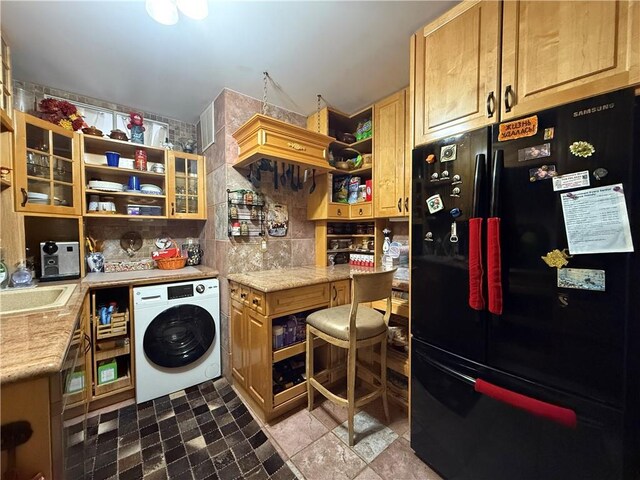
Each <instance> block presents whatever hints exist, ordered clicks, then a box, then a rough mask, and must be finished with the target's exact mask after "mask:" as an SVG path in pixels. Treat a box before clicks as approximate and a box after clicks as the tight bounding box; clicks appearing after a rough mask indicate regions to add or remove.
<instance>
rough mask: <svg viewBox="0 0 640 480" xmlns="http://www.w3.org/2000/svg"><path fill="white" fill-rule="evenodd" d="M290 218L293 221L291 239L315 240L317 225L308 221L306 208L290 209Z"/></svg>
mask: <svg viewBox="0 0 640 480" xmlns="http://www.w3.org/2000/svg"><path fill="white" fill-rule="evenodd" d="M305 203H306V202H305ZM289 218H290V219H291V222H290V224H291V238H315V232H316V231H315V223H314V222H312V221H310V220H307V209H306V207H296V206H294V207H292V208H290V211H289Z"/></svg>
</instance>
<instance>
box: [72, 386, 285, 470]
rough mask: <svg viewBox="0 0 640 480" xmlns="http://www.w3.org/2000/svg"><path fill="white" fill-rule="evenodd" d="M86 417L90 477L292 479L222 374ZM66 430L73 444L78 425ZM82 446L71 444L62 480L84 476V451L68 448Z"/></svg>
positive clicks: (280, 458) (80, 444) (80, 445)
mask: <svg viewBox="0 0 640 480" xmlns="http://www.w3.org/2000/svg"><path fill="white" fill-rule="evenodd" d="M87 423H88V426H87V450H86V451H85V455H86V458H87V459H88V460H87V464H86V466H85V468H86V471H88V472H90V473H89V474H88V475H87V476H85V478H86V479H87V480H103V479H118V480H135V479H142V478H144V479H149V480H160V479H181V480H182V479H187V480H191V479H195V480H205V479H211V480H217V479H220V480H233V479H237V478H243V479H250V480H265V479H273V480H293V479H295V478H296V477H295V474H294V473H293V472H292V471H291V470H290V469H289V467H288V466H287V465H285V462H284V460H283V459H282V457H281V456H280V455H279V454H278V452H277V451H276V450H275V448H274V447H273V445H272V444H271V442H270V441H269V439H268V438H267V436H266V435H265V433H264V432H263V430H262V429H261V428H260V426H259V425H258V423H257V422H256V421H255V420H254V419H253V417H252V415H251V413H249V411H248V410H247V408H246V407H245V405H244V404H243V403H242V401H241V400H240V398H238V396H237V394H236V392H235V391H234V390H233V389H232V388H231V386H229V384H228V383H227V381H226V380H225V379H219V380H216V381H210V382H205V383H203V384H200V385H198V386H195V387H190V388H188V389H186V390H181V391H179V392H176V393H173V394H171V395H165V396H163V397H160V398H157V399H155V400H151V401H148V402H144V403H141V404H139V405H135V404H133V405H128V406H125V407H122V408H119V409H117V410H113V411H110V412H104V413H101V414H100V415H95V416H92V417H90V418H89V419H88V422H87ZM69 428H70V429H73V428H76V429H78V427H77V426H76V427H73V426H72V427H69ZM70 433H71V435H72V437H71V442H70V443H71V444H73V443H76V442H74V441H73V435H74V434H75V433H76V432H73V431H72V432H70ZM77 435H78V437H80V436H81V435H82V432H79V433H77ZM81 447H82V443H77V446H76V447H72V449H71V452H70V455H69V457H68V458H69V462H68V470H67V472H68V473H67V476H66V477H67V480H79V479H81V478H82V474H81V473H79V472H81V470H82V468H81V467H82V466H81V464H79V462H78V459H80V458H82V455H81V453H82V452H73V448H81ZM74 453H76V455H74Z"/></svg>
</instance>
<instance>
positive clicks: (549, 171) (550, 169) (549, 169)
mask: <svg viewBox="0 0 640 480" xmlns="http://www.w3.org/2000/svg"><path fill="white" fill-rule="evenodd" d="M557 176H558V172H556V166H555V165H542V166H541V167H538V168H530V169H529V181H530V182H537V181H539V180H549V179H550V178H552V177H557Z"/></svg>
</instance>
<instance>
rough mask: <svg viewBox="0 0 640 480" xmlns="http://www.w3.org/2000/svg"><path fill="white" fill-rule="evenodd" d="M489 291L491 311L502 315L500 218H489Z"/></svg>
mask: <svg viewBox="0 0 640 480" xmlns="http://www.w3.org/2000/svg"><path fill="white" fill-rule="evenodd" d="M487 291H488V294H489V311H490V312H491V313H493V314H494V315H502V263H501V259H500V218H499V217H492V218H489V219H487Z"/></svg>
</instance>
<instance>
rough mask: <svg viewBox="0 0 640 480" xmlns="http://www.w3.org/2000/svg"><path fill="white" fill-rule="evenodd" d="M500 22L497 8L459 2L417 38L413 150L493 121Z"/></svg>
mask: <svg viewBox="0 0 640 480" xmlns="http://www.w3.org/2000/svg"><path fill="white" fill-rule="evenodd" d="M500 16H501V6H500V2H494V1H468V2H462V3H461V4H459V5H457V6H456V7H454V8H452V9H451V10H449V11H448V12H447V13H445V14H444V15H443V16H442V17H440V18H439V19H437V20H435V21H434V22H432V23H430V24H428V25H427V26H426V27H424V29H422V30H420V31H418V33H416V36H415V40H414V42H415V45H414V46H412V53H413V58H412V59H411V67H412V68H411V70H412V71H411V91H412V92H413V94H414V97H413V99H412V102H413V108H414V145H421V144H424V143H427V142H430V141H432V140H435V139H437V138H441V137H445V136H448V135H452V134H455V133H459V132H463V131H466V130H470V129H473V128H478V127H481V126H484V125H489V124H491V123H493V122H495V121H497V115H496V113H495V112H493V114H492V111H494V110H495V109H496V108H497V105H498V101H499V97H500V95H499V83H498V82H499V62H500V49H499V45H500Z"/></svg>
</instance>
